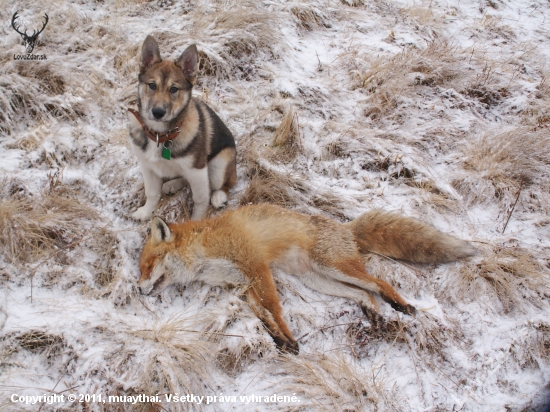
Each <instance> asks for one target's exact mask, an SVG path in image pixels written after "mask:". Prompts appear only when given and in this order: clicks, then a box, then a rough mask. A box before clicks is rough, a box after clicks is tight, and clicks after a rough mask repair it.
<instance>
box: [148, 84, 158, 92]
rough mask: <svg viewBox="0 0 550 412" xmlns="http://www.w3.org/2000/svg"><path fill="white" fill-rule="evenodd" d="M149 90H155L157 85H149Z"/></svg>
mask: <svg viewBox="0 0 550 412" xmlns="http://www.w3.org/2000/svg"><path fill="white" fill-rule="evenodd" d="M149 88H150V89H151V90H157V85H156V84H155V83H149Z"/></svg>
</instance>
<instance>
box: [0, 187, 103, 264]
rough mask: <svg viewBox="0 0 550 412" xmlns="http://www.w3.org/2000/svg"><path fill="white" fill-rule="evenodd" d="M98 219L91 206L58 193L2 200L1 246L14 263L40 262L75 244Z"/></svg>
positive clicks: (0, 211) (0, 206)
mask: <svg viewBox="0 0 550 412" xmlns="http://www.w3.org/2000/svg"><path fill="white" fill-rule="evenodd" d="M97 219H98V215H97V213H96V212H95V211H94V210H93V209H92V208H90V207H89V206H87V205H83V204H82V203H80V202H79V201H78V200H77V199H74V198H69V197H65V196H62V195H58V194H56V193H55V192H50V193H45V194H43V195H41V196H38V198H30V197H23V196H11V197H8V198H5V199H3V200H1V202H0V246H1V247H2V249H4V251H5V256H6V257H7V259H9V260H10V261H11V262H12V263H13V264H16V265H20V264H22V263H24V262H32V261H36V260H38V259H40V258H43V257H45V256H48V255H50V254H52V253H54V252H55V251H58V250H60V249H65V248H71V247H74V246H75V245H76V244H77V243H78V242H79V241H80V240H81V239H82V238H83V237H84V236H85V235H86V233H87V231H88V230H89V228H90V223H95V221H96V220H97Z"/></svg>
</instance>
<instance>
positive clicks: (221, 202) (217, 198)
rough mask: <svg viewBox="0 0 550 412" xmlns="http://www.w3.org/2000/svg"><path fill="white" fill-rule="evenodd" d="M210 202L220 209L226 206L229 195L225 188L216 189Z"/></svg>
mask: <svg viewBox="0 0 550 412" xmlns="http://www.w3.org/2000/svg"><path fill="white" fill-rule="evenodd" d="M210 203H212V206H214V207H215V208H216V209H219V208H221V207H223V206H225V204H226V203H227V195H226V194H225V192H224V191H223V190H216V191H215V192H214V193H212V197H211V198H210Z"/></svg>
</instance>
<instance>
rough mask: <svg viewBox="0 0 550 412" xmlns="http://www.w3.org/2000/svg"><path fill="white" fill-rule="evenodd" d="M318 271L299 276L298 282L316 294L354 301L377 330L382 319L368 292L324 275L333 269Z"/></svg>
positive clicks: (376, 304)
mask: <svg viewBox="0 0 550 412" xmlns="http://www.w3.org/2000/svg"><path fill="white" fill-rule="evenodd" d="M318 269H319V270H317V271H316V272H314V273H311V272H310V273H309V274H308V275H307V276H301V277H300V280H301V281H302V282H303V283H304V284H305V285H306V286H308V287H310V288H311V289H313V290H316V291H318V292H321V293H324V294H326V295H332V296H338V297H341V298H346V299H351V300H354V301H356V302H357V303H359V305H360V306H361V310H362V311H363V313H364V314H365V315H366V316H367V318H368V320H369V322H370V323H371V324H372V326H373V327H375V328H378V327H380V326H382V325H383V324H384V318H383V317H382V316H381V315H380V312H379V309H378V303H376V300H375V299H374V298H373V297H372V296H371V294H370V293H369V292H368V291H366V290H364V289H362V288H360V287H357V286H355V285H353V284H351V283H348V282H342V281H339V280H336V279H333V278H332V276H330V275H329V274H328V273H326V272H328V271H334V270H335V269H333V268H328V267H323V268H318ZM319 272H320V273H319Z"/></svg>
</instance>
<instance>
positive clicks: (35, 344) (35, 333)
mask: <svg viewBox="0 0 550 412" xmlns="http://www.w3.org/2000/svg"><path fill="white" fill-rule="evenodd" d="M14 339H15V342H17V344H18V345H19V346H20V347H22V348H23V349H26V350H28V351H30V352H32V353H38V352H40V353H42V354H43V356H45V357H46V358H48V359H50V358H52V357H54V356H56V355H58V354H59V353H60V352H61V350H62V348H63V347H64V346H65V341H64V340H63V337H61V336H57V335H52V334H49V333H46V332H43V331H40V330H31V331H29V332H25V333H21V334H18V335H16V336H15V338H14Z"/></svg>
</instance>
